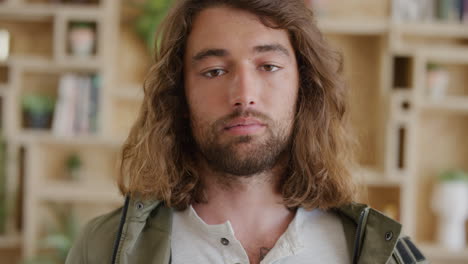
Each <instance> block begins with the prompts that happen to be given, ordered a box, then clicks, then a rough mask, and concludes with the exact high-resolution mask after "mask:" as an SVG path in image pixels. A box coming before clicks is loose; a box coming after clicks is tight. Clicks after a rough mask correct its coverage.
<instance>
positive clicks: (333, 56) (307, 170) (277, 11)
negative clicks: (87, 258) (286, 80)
mask: <svg viewBox="0 0 468 264" xmlns="http://www.w3.org/2000/svg"><path fill="white" fill-rule="evenodd" d="M215 6H226V7H230V8H236V9H241V10H244V11H247V12H251V13H253V14H255V15H257V16H258V17H259V18H260V20H261V21H262V23H264V24H265V25H266V26H268V27H272V28H278V29H285V30H287V32H288V33H289V37H290V41H291V43H292V46H293V48H294V50H295V53H296V57H297V63H298V70H299V75H300V87H299V94H298V101H297V104H296V105H297V109H296V115H295V120H294V128H293V131H292V139H291V142H292V143H291V144H292V145H291V149H290V153H288V154H289V156H290V159H289V163H288V166H287V173H285V175H284V176H283V177H282V178H281V180H280V183H279V191H280V193H281V194H282V197H283V203H284V205H285V206H286V207H288V208H295V207H304V208H306V209H312V208H322V209H329V208H334V207H338V206H341V205H344V204H346V203H349V202H351V201H352V200H353V199H354V198H355V193H356V192H355V190H356V186H357V185H356V184H355V181H354V180H353V178H352V175H351V171H352V169H353V168H352V167H353V166H354V165H355V161H354V154H353V152H354V151H353V149H354V147H353V146H354V145H355V144H354V137H352V136H351V134H350V130H349V128H348V127H349V126H348V124H349V113H348V112H349V111H348V106H347V103H348V99H347V98H348V97H347V94H348V91H347V88H346V86H345V84H344V81H343V77H342V65H343V62H342V57H341V55H340V54H339V53H337V52H335V51H334V50H332V49H331V48H330V46H329V45H328V43H327V42H326V41H325V39H324V38H323V35H322V34H321V32H320V31H319V30H318V28H317V26H316V21H315V19H314V17H313V13H312V11H310V10H309V9H307V8H306V7H305V5H304V3H303V1H302V0H288V1H284V0H236V1H231V0H179V1H176V2H175V5H174V6H173V8H172V10H171V11H170V12H169V14H168V17H167V18H166V19H165V21H164V22H163V23H162V25H161V27H160V30H159V31H158V32H157V36H156V37H157V38H158V39H159V40H160V43H159V45H157V47H156V48H155V52H154V53H155V54H154V64H153V65H152V67H151V68H150V71H149V73H148V75H147V77H146V80H145V82H144V85H143V89H144V99H143V103H142V105H141V108H140V111H139V115H138V118H137V120H136V122H135V123H134V125H133V126H132V129H131V131H130V134H129V136H128V138H127V139H126V141H125V143H124V146H123V148H122V156H121V163H120V173H119V176H118V185H119V188H120V190H121V192H122V193H123V194H124V195H131V196H138V197H143V199H157V200H161V201H163V202H164V203H165V204H166V205H167V206H169V207H173V208H176V209H180V210H181V209H185V208H187V207H188V206H189V205H190V204H191V203H193V202H203V201H204V200H205V195H204V188H203V183H202V181H201V178H200V175H199V174H198V173H197V169H196V164H195V162H196V161H195V160H194V157H195V156H196V148H195V144H194V140H193V136H192V131H191V128H190V120H189V118H188V116H189V114H188V106H187V101H186V98H185V94H184V86H183V85H184V78H183V68H184V67H183V58H184V52H185V46H186V43H187V38H188V36H189V34H190V31H191V27H192V24H193V22H194V19H195V18H196V16H197V14H199V13H200V11H202V10H204V9H206V8H209V7H215Z"/></svg>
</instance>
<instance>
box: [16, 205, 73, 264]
mask: <svg viewBox="0 0 468 264" xmlns="http://www.w3.org/2000/svg"><path fill="white" fill-rule="evenodd" d="M53 210H54V211H55V212H56V215H57V220H58V227H49V230H50V231H49V232H48V233H49V234H48V235H47V236H46V237H45V238H44V239H43V240H42V241H41V242H42V243H40V244H41V249H43V250H44V251H43V252H45V253H42V254H40V255H38V256H36V257H34V258H31V259H29V260H26V261H25V262H24V264H59V263H65V260H66V258H67V255H68V251H69V250H70V248H71V246H72V244H73V241H74V239H75V238H76V236H77V234H78V225H77V223H76V216H75V213H74V209H73V208H72V207H70V206H54V207H53Z"/></svg>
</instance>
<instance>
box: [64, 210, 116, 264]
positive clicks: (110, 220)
mask: <svg viewBox="0 0 468 264" xmlns="http://www.w3.org/2000/svg"><path fill="white" fill-rule="evenodd" d="M121 214H122V208H119V209H117V210H114V211H112V212H110V213H107V214H105V215H102V216H99V217H96V218H94V219H92V220H91V221H89V222H88V223H87V224H86V226H85V227H84V228H83V229H82V231H81V233H80V235H79V237H78V238H77V240H76V241H75V242H74V244H73V247H72V248H71V249H70V252H69V253H68V256H67V260H66V264H78V263H80V264H84V263H103V262H110V260H111V256H112V249H113V244H114V241H115V238H116V235H117V231H118V228H119V223H120V218H121ZM106 260H108V261H106Z"/></svg>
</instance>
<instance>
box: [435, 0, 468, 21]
mask: <svg viewBox="0 0 468 264" xmlns="http://www.w3.org/2000/svg"><path fill="white" fill-rule="evenodd" d="M461 8H462V0H438V1H437V19H438V20H440V21H442V22H451V23H458V22H460V14H461Z"/></svg>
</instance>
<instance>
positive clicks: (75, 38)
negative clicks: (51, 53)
mask: <svg viewBox="0 0 468 264" xmlns="http://www.w3.org/2000/svg"><path fill="white" fill-rule="evenodd" d="M68 39H69V42H70V49H71V53H72V55H73V56H76V57H88V56H91V55H93V52H94V49H95V46H96V45H95V44H96V31H95V26H94V23H91V22H73V23H71V25H70V30H69V32H68Z"/></svg>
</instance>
